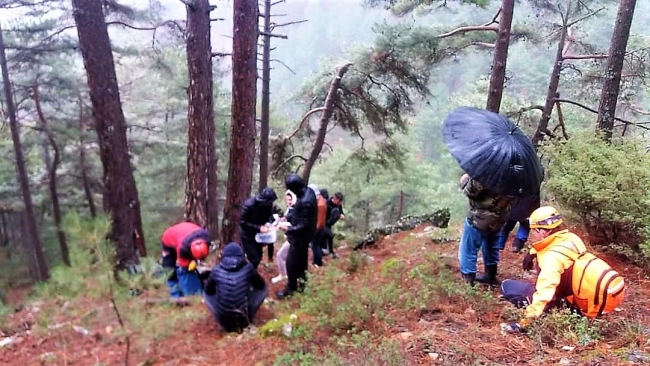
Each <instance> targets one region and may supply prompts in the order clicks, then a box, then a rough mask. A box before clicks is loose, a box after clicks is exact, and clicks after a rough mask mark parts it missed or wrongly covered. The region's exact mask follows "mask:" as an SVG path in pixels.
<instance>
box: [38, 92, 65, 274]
mask: <svg viewBox="0 0 650 366" xmlns="http://www.w3.org/2000/svg"><path fill="white" fill-rule="evenodd" d="M32 99H33V100H34V105H35V106H36V114H37V115H38V119H39V120H40V121H41V127H42V128H43V133H44V134H45V136H46V137H47V141H48V142H49V145H50V146H49V147H51V148H52V151H53V152H54V157H53V158H52V160H51V161H50V162H49V164H48V162H47V161H46V167H47V171H48V175H49V181H48V188H49V190H50V200H51V201H52V212H53V215H54V224H55V225H56V235H57V238H58V239H59V248H60V249H61V258H62V259H63V263H65V265H67V266H70V251H69V250H68V241H67V240H66V237H65V232H64V231H63V227H62V226H61V224H62V222H63V217H62V215H61V205H60V204H59V190H58V183H57V180H58V178H57V174H56V171H57V169H59V165H60V164H61V152H60V149H59V144H58V142H57V141H56V136H55V135H54V132H52V130H51V129H50V126H49V124H48V123H47V119H46V118H45V114H44V113H43V108H41V99H40V94H39V91H38V82H37V83H35V84H34V87H33V88H32ZM49 147H47V146H44V148H45V151H44V154H46V155H49V150H48V149H49ZM46 160H50V159H46Z"/></svg>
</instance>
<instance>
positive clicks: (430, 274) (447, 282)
mask: <svg viewBox="0 0 650 366" xmlns="http://www.w3.org/2000/svg"><path fill="white" fill-rule="evenodd" d="M424 230H425V226H420V227H418V228H416V229H414V230H413V231H409V232H402V233H398V234H394V235H391V236H388V237H385V238H382V239H380V240H379V241H378V242H377V243H376V244H375V245H374V246H372V247H369V248H368V249H365V250H363V251H362V252H358V251H357V252H354V251H351V250H349V249H348V248H342V249H340V250H339V254H340V258H339V259H331V258H328V259H327V261H326V265H325V266H324V267H322V268H317V269H310V279H309V285H308V290H307V291H306V292H305V293H304V294H300V295H297V296H294V297H292V298H290V299H288V300H285V301H277V300H275V296H274V293H275V291H276V290H279V289H281V287H282V285H281V284H275V285H270V292H269V297H268V298H267V302H266V303H265V304H264V305H263V306H262V308H261V309H260V311H259V313H258V314H257V316H256V318H255V322H254V326H253V327H250V328H249V329H247V330H245V331H244V332H243V333H241V334H236V333H235V334H227V333H224V332H222V331H220V330H219V328H218V326H217V325H216V323H215V321H214V320H213V318H212V317H211V315H210V314H209V313H208V311H207V309H206V308H205V306H204V305H203V304H202V303H201V301H200V299H193V300H192V303H191V304H190V305H189V306H185V307H180V306H176V305H170V304H164V303H160V304H145V301H144V299H145V298H146V297H150V298H153V297H162V296H164V295H165V289H164V288H160V289H158V290H155V291H154V290H152V291H151V293H145V294H142V295H140V296H138V297H132V298H127V299H122V300H120V301H119V302H118V303H117V304H118V305H117V308H118V310H119V311H120V314H121V318H122V321H123V323H124V327H122V326H120V323H119V319H118V318H117V316H116V313H115V311H114V309H113V307H112V305H111V302H110V301H109V300H107V299H102V298H97V299H93V298H92V297H90V296H88V297H85V298H82V297H80V298H77V299H75V300H66V299H65V298H63V297H55V298H51V299H48V300H38V301H29V302H28V303H25V304H24V305H23V306H21V307H20V308H19V310H18V311H16V312H15V313H13V314H10V315H9V316H7V318H6V320H5V321H4V323H3V324H1V325H0V329H1V330H2V334H0V347H1V348H0V364H3V365H21V366H27V365H124V364H125V355H126V354H127V353H126V350H127V342H126V337H125V335H127V334H128V339H129V342H128V348H129V351H128V364H129V365H168V366H172V365H182V366H190V365H197V366H198V365H273V364H277V365H282V364H287V365H289V364H300V365H310V364H319V365H427V364H432V365H433V364H440V365H471V364H474V365H488V364H497V365H499V364H502V365H512V364H518V363H521V364H533V365H538V364H539V365H541V364H544V365H550V364H561V365H620V364H643V363H644V362H646V363H650V343H649V339H650V303H649V300H648V299H650V281H649V280H648V277H647V276H646V275H645V274H644V272H643V270H641V269H640V268H637V267H634V266H632V265H628V264H625V263H622V262H621V261H618V260H616V259H614V258H611V257H606V260H607V261H608V262H610V263H611V264H612V265H613V267H614V268H615V269H617V270H618V271H619V272H620V273H621V274H622V275H623V276H625V278H626V283H627V284H628V292H627V294H626V299H625V301H624V303H623V305H622V307H621V309H619V310H620V311H617V312H615V313H613V314H609V315H607V317H606V318H605V319H603V320H599V321H587V320H586V319H584V318H580V317H577V316H574V315H571V314H569V313H568V312H559V313H556V314H553V315H550V316H547V317H545V318H543V319H542V320H540V321H538V322H536V323H534V324H533V326H532V327H531V329H530V330H529V331H528V333H526V334H507V333H504V332H503V331H502V330H501V327H500V324H501V323H507V322H510V321H513V320H517V319H518V318H519V317H520V316H521V311H520V310H517V309H514V308H513V307H512V306H510V305H509V304H507V303H506V302H504V301H501V300H499V299H498V295H499V294H498V290H497V289H489V288H484V287H476V288H470V287H469V286H466V285H464V284H463V283H462V282H461V280H460V275H459V273H458V265H457V260H456V252H457V246H458V244H457V237H458V231H459V230H456V229H450V230H442V231H441V230H439V229H436V230H434V231H433V232H427V233H425V232H424ZM502 253H503V255H502V257H503V258H502V262H501V266H500V277H501V278H522V276H524V278H529V279H530V280H532V278H530V277H527V276H530V275H527V274H522V271H521V269H520V263H521V259H522V254H514V253H511V252H510V251H509V245H508V247H507V248H506V250H504V251H503V252H502ZM479 266H480V267H481V266H482V265H481V264H479ZM260 268H261V270H260V272H261V273H262V274H263V275H264V276H265V277H266V278H267V279H270V278H271V277H272V276H274V275H275V274H276V273H275V269H274V267H273V265H271V264H267V265H265V266H261V267H260ZM23 292H24V290H23ZM19 295H20V294H19ZM292 315H295V316H292ZM273 319H279V320H278V321H273ZM289 323H290V324H291V330H290V331H289V329H288V325H287V324H289ZM283 328H284V329H283ZM4 343H10V344H6V345H5V344H4Z"/></svg>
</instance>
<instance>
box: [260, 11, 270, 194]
mask: <svg viewBox="0 0 650 366" xmlns="http://www.w3.org/2000/svg"><path fill="white" fill-rule="evenodd" d="M270 34H271V0H264V45H263V49H262V115H261V116H260V120H261V122H260V158H259V159H260V177H259V186H258V188H259V191H260V192H261V191H262V189H264V187H266V186H267V185H268V177H269V133H270V125H271V88H270V85H271V35H270Z"/></svg>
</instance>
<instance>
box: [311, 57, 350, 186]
mask: <svg viewBox="0 0 650 366" xmlns="http://www.w3.org/2000/svg"><path fill="white" fill-rule="evenodd" d="M350 66H352V64H351V63H348V64H345V65H343V66H341V67H339V69H338V70H336V75H335V76H334V78H333V79H332V82H331V83H330V87H329V89H328V90H327V96H326V97H325V105H324V106H323V114H322V115H321V117H320V125H319V127H318V132H317V134H316V141H315V142H314V147H313V149H312V150H311V153H310V154H309V158H307V161H306V162H305V167H304V168H303V171H302V179H304V180H305V182H309V176H310V175H311V170H312V169H313V168H314V164H316V159H318V156H319V155H320V153H321V151H322V150H323V144H324V143H325V135H326V134H327V125H328V124H329V121H330V118H331V117H332V114H333V113H334V102H336V98H337V97H338V94H337V91H338V90H339V86H340V85H341V79H342V78H343V75H345V73H346V72H348V69H349V68H350Z"/></svg>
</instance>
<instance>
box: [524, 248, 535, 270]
mask: <svg viewBox="0 0 650 366" xmlns="http://www.w3.org/2000/svg"><path fill="white" fill-rule="evenodd" d="M535 258H537V254H535V253H533V254H530V252H528V253H526V255H525V256H524V260H523V261H522V262H521V268H522V269H523V270H524V271H532V270H533V265H534V260H535Z"/></svg>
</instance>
